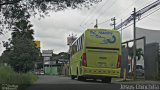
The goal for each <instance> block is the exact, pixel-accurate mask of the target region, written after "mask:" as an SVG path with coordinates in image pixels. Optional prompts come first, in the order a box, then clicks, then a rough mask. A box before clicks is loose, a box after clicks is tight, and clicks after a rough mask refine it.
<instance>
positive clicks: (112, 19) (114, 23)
mask: <svg viewBox="0 0 160 90" xmlns="http://www.w3.org/2000/svg"><path fill="white" fill-rule="evenodd" d="M111 21H113V24H111V25H113V26H114V28H113V29H114V30H116V18H115V17H113V18H111Z"/></svg>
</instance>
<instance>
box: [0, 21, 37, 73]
mask: <svg viewBox="0 0 160 90" xmlns="http://www.w3.org/2000/svg"><path fill="white" fill-rule="evenodd" d="M15 25H16V27H13V32H12V38H11V41H10V42H9V44H10V47H9V48H7V49H6V50H5V51H4V52H3V54H2V57H1V59H2V60H3V62H5V63H8V64H9V65H10V66H11V67H13V68H14V70H15V71H17V72H28V71H30V70H32V69H33V68H34V62H35V61H36V60H38V59H40V56H39V54H40V51H39V50H38V49H37V48H36V46H35V44H34V41H33V40H34V38H33V34H34V31H33V30H32V29H31V27H32V25H31V24H30V22H29V21H27V20H20V21H18V22H16V24H15Z"/></svg>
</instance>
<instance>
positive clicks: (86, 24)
mask: <svg viewBox="0 0 160 90" xmlns="http://www.w3.org/2000/svg"><path fill="white" fill-rule="evenodd" d="M116 1H117V0H115V1H114V2H113V3H112V4H111V5H110V6H109V8H107V9H108V10H109V9H110V8H111V7H112V6H113V5H114V4H115V3H116ZM105 4H106V3H105ZM105 4H104V5H103V6H105ZM103 13H104V12H103ZM101 14H102V13H100V14H98V16H94V17H93V18H95V17H99V16H100V15H101ZM109 20H110V19H109ZM109 20H106V21H104V22H108V21H109ZM91 22H92V23H93V22H94V21H93V20H92V21H91ZM85 25H87V22H86V24H85Z"/></svg>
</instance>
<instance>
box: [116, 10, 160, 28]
mask: <svg viewBox="0 0 160 90" xmlns="http://www.w3.org/2000/svg"><path fill="white" fill-rule="evenodd" d="M158 10H160V7H159V8H158V9H156V10H154V11H153V12H151V13H149V14H148V15H146V16H144V17H142V18H140V19H138V20H137V21H136V22H138V21H140V20H142V19H144V18H146V17H148V16H150V15H152V14H153V13H155V12H157V11H158ZM131 25H133V23H132V24H130V25H127V26H126V27H124V28H122V29H121V30H124V29H126V28H128V27H129V26H131ZM121 30H118V31H121Z"/></svg>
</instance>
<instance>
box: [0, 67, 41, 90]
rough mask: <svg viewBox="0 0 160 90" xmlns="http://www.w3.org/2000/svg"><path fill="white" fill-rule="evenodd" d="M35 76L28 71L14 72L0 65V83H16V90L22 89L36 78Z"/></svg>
mask: <svg viewBox="0 0 160 90" xmlns="http://www.w3.org/2000/svg"><path fill="white" fill-rule="evenodd" d="M37 78H38V77H37V76H36V75H34V74H32V73H31V72H28V73H16V72H14V70H13V69H12V68H10V67H7V66H0V84H1V85H2V84H7V85H18V90H22V88H25V87H27V86H29V85H31V84H32V83H33V82H34V81H36V80H37Z"/></svg>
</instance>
